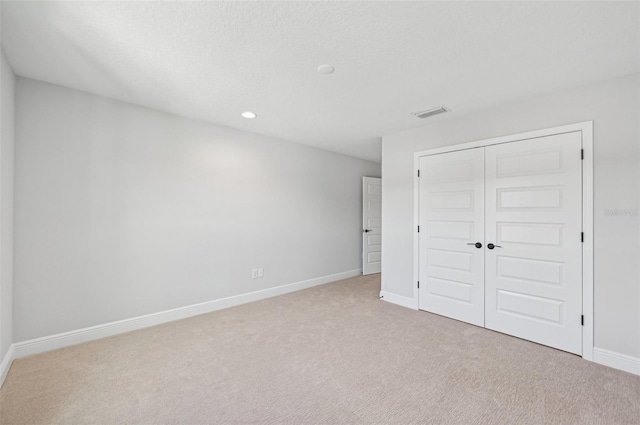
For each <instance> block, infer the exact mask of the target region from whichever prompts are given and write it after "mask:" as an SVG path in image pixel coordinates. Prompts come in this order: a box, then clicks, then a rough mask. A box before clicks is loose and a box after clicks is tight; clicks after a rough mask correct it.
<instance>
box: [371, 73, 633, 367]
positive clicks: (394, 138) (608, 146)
mask: <svg viewBox="0 0 640 425" xmlns="http://www.w3.org/2000/svg"><path fill="white" fill-rule="evenodd" d="M450 106H453V105H450ZM589 120H593V121H594V158H595V159H594V180H595V182H594V186H595V187H594V192H595V193H594V198H595V201H594V202H595V207H594V208H595V211H594V220H595V235H594V240H595V252H594V256H595V265H594V272H595V282H594V285H595V289H594V292H595V293H594V296H595V306H594V309H595V312H594V315H595V317H594V332H595V346H596V347H598V348H604V349H608V350H611V351H614V352H618V353H621V354H626V355H630V356H634V357H640V267H639V261H638V259H639V258H640V217H638V215H637V214H634V213H633V212H632V213H631V214H629V215H623V216H612V215H607V213H606V210H608V209H620V210H624V209H629V210H634V211H637V209H638V208H639V207H640V202H639V199H640V193H639V191H638V187H639V185H640V155H639V153H640V74H635V75H631V76H628V77H624V78H620V79H615V80H611V81H606V82H603V83H600V84H597V85H592V86H588V87H583V88H580V89H576V90H571V91H566V92H562V93H557V94H553V95H547V96H541V97H539V98H536V99H533V100H529V101H526V102H522V103H517V104H512V105H503V106H499V107H494V108H491V109H487V110H483V111H479V112H477V113H475V114H470V115H466V116H460V117H457V116H455V115H453V116H451V117H445V116H443V117H442V118H441V119H439V120H438V119H436V120H434V121H432V123H431V124H427V125H426V126H424V127H421V128H418V129H414V130H411V131H407V132H403V133H400V134H395V135H390V136H386V137H384V138H383V142H382V177H383V190H382V200H383V207H382V228H383V229H384V230H383V240H382V241H383V242H382V264H383V270H382V279H383V280H382V288H383V290H384V291H387V292H390V293H393V294H397V295H401V296H405V297H412V296H413V286H414V284H415V282H413V280H414V279H413V236H414V235H413V231H414V228H413V224H414V223H413V153H414V152H416V151H420V150H425V149H430V148H435V147H440V146H449V145H453V144H459V143H465V142H472V141H475V140H482V139H487V138H492V137H497V136H503V135H509V134H515V133H521V132H525V131H531V130H537V129H543V128H549V127H554V126H559V125H564V124H571V123H576V122H581V121H589Z"/></svg>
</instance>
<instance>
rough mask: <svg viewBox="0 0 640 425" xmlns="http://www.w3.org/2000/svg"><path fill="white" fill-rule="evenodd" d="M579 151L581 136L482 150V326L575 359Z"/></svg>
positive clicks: (577, 344)
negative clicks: (483, 208) (484, 245)
mask: <svg viewBox="0 0 640 425" xmlns="http://www.w3.org/2000/svg"><path fill="white" fill-rule="evenodd" d="M581 148H582V138H581V133H580V132H574V133H567V134H561V135H554V136H548V137H541V138H537V139H531V140H527V141H520V142H513V143H505V144H501V145H494V146H488V147H486V148H485V158H486V166H485V169H486V175H485V182H486V189H485V190H486V195H485V196H486V242H487V250H486V251H485V252H486V278H485V292H486V306H485V326H486V327H487V328H489V329H493V330H496V331H499V332H504V333H507V334H510V335H514V336H517V337H520V338H524V339H528V340H530V341H534V342H538V343H541V344H544V345H548V346H551V347H555V348H559V349H561V350H565V351H569V352H571V353H576V354H581V353H582V332H581V314H582V246H581V232H582V200H581V196H582V195H581V193H582V161H581ZM490 244H491V245H490ZM493 245H495V247H494V248H493V249H491V248H492V246H493Z"/></svg>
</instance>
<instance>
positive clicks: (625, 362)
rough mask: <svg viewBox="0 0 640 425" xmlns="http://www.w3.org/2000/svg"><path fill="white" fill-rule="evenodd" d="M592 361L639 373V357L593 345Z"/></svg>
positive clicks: (635, 373)
mask: <svg viewBox="0 0 640 425" xmlns="http://www.w3.org/2000/svg"><path fill="white" fill-rule="evenodd" d="M593 361H594V362H595V363H599V364H601V365H605V366H609V367H612V368H614V369H620V370H624V371H625V372H629V373H633V374H634V375H640V358H637V357H633V356H628V355H626V354H620V353H616V352H615V351H609V350H605V349H604V348H598V347H593Z"/></svg>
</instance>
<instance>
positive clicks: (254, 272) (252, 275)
mask: <svg viewBox="0 0 640 425" xmlns="http://www.w3.org/2000/svg"><path fill="white" fill-rule="evenodd" d="M257 277H258V269H253V271H252V272H251V279H256V278H257Z"/></svg>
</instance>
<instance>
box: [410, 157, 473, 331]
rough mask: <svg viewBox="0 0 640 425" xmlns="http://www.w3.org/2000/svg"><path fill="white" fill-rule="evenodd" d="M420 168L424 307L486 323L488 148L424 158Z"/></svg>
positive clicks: (421, 282) (453, 316)
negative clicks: (485, 156)
mask: <svg viewBox="0 0 640 425" xmlns="http://www.w3.org/2000/svg"><path fill="white" fill-rule="evenodd" d="M420 172H421V175H420V205H419V209H420V212H419V216H420V223H419V224H420V229H419V246H420V249H419V262H420V273H419V304H420V305H419V308H420V309H421V310H427V311H430V312H432V313H437V314H441V315H443V316H447V317H451V318H453V319H458V320H462V321H464V322H468V323H472V324H474V325H478V326H483V325H484V251H485V249H484V151H483V149H469V150H465V151H459V152H451V153H445V154H440V155H432V156H424V157H422V158H420ZM476 244H478V245H477V247H476Z"/></svg>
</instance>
